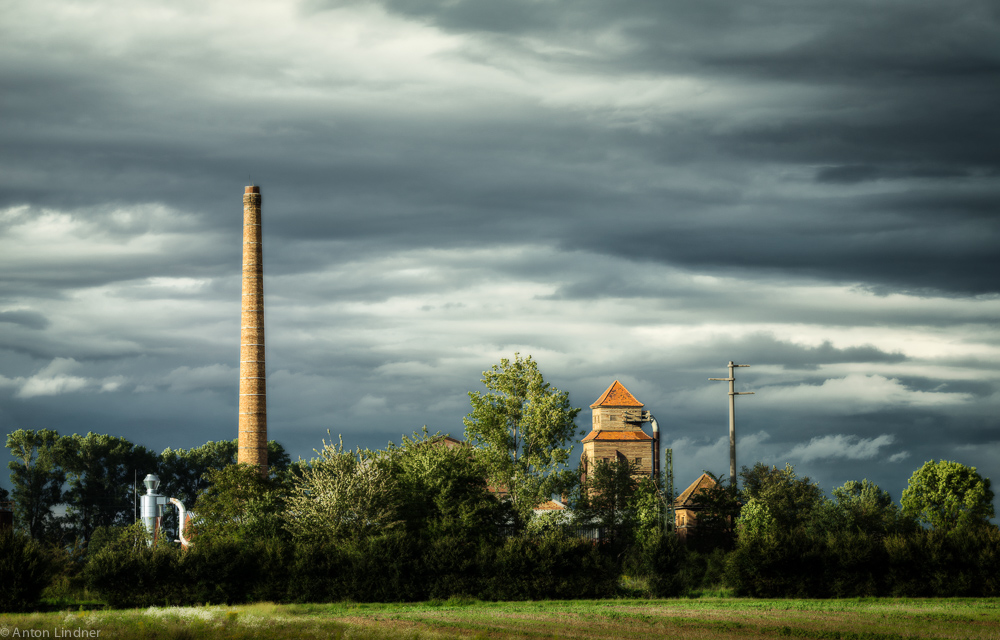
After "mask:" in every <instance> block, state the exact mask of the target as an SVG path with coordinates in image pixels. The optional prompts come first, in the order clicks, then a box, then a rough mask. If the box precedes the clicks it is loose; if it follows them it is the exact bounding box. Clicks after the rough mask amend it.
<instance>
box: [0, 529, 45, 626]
mask: <svg viewBox="0 0 1000 640" xmlns="http://www.w3.org/2000/svg"><path fill="white" fill-rule="evenodd" d="M57 554H58V552H57V551H56V550H54V549H50V548H48V547H46V546H45V545H43V544H42V543H40V542H38V541H36V540H33V539H32V538H30V537H29V536H28V535H27V534H24V533H21V532H17V531H12V530H9V529H0V611H23V610H25V609H29V608H31V607H33V606H35V605H36V604H37V603H38V600H39V599H40V598H41V596H42V591H43V590H44V589H45V587H47V586H48V585H49V583H50V581H51V580H52V577H53V576H54V575H55V573H56V571H57V568H58V555H57Z"/></svg>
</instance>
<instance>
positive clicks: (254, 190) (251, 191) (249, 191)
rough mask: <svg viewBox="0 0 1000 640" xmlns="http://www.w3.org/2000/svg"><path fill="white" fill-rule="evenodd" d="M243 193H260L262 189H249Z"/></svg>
mask: <svg viewBox="0 0 1000 640" xmlns="http://www.w3.org/2000/svg"><path fill="white" fill-rule="evenodd" d="M243 193H260V187H247V188H246V189H244V190H243Z"/></svg>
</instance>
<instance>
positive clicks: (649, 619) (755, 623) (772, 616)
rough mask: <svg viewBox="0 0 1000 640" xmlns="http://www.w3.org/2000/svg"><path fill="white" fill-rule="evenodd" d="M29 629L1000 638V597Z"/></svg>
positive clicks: (9, 630) (212, 616)
mask: <svg viewBox="0 0 1000 640" xmlns="http://www.w3.org/2000/svg"><path fill="white" fill-rule="evenodd" d="M95 632H96V633H95ZM26 637H49V638H73V637H96V638H109V639H110V638H184V639H187V640H196V639H201V638H205V639H209V638H212V639H214V638H233V639H243V638H289V639H291V638H372V639H376V638H387V639H397V638H398V639H403V638H530V639H534V638H586V639H588V640H590V639H593V640H598V639H603V638H622V639H625V638H629V639H640V638H684V639H685V640H724V639H730V638H732V639H736V638H741V639H743V638H780V637H792V638H819V639H831V640H852V639H857V640H897V639H904V638H976V639H983V640H1000V600H995V599H985V600H963V599H954V600H951V599H948V600H888V599H871V600H740V599H729V598H726V599H714V598H704V599H698V600H654V601H650V600H596V601H545V602H516V603H512V602H501V603H488V602H470V601H465V600H461V599H453V600H449V601H446V602H424V603H416V604H351V603H338V604H326V605H321V604H302V605H273V604H257V605H248V606H235V607H227V606H212V607H173V608H172V607H163V608H151V609H145V610H143V609H137V610H124V611H113V610H107V611H86V612H84V611H81V612H68V611H67V612H54V613H36V614H0V640H5V639H7V638H26Z"/></svg>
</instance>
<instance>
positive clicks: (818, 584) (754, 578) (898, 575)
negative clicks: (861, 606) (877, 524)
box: [725, 527, 1000, 598]
mask: <svg viewBox="0 0 1000 640" xmlns="http://www.w3.org/2000/svg"><path fill="white" fill-rule="evenodd" d="M725 581H726V583H727V585H728V586H730V587H731V588H733V589H734V590H735V592H736V594H737V595H741V596H751V597H760V598H775V597H779V598H780V597H803V598H830V597H834V598H848V597H866V596H893V597H997V596H1000V529H997V528H996V527H981V528H978V529H964V530H957V531H950V532H945V531H925V530H920V531H917V532H915V533H911V534H907V535H892V536H887V537H884V538H883V537H878V536H873V535H870V534H866V533H862V532H855V533H840V534H836V535H829V536H826V537H813V536H809V535H802V534H801V532H798V533H796V532H789V533H786V534H783V535H778V536H769V537H766V538H763V539H761V540H759V541H757V542H756V543H755V544H741V545H740V546H739V547H737V549H736V550H735V551H733V552H732V553H731V554H729V557H728V558H727V561H726V573H725Z"/></svg>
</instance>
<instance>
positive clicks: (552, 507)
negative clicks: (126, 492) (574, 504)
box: [535, 500, 566, 512]
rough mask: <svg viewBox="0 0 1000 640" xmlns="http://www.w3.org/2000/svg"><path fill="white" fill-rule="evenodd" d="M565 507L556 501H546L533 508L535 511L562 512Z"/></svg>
mask: <svg viewBox="0 0 1000 640" xmlns="http://www.w3.org/2000/svg"><path fill="white" fill-rule="evenodd" d="M565 509H566V505H564V504H563V503H561V502H559V501H558V500H546V501H545V502H543V503H542V504H540V505H538V506H537V507H535V511H536V512H538V511H564V510H565Z"/></svg>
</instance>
